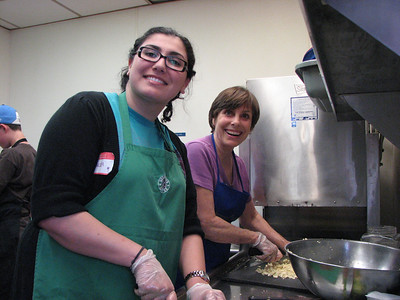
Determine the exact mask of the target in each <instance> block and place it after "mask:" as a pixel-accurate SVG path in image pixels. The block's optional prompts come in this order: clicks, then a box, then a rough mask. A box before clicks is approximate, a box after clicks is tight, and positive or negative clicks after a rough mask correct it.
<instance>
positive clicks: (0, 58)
mask: <svg viewBox="0 0 400 300" xmlns="http://www.w3.org/2000/svg"><path fill="white" fill-rule="evenodd" d="M10 36H11V34H10V31H8V30H6V29H3V28H0V104H8V101H9V97H10V95H9V89H10V57H11V53H10V50H11V46H10Z"/></svg>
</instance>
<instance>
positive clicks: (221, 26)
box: [0, 0, 311, 147]
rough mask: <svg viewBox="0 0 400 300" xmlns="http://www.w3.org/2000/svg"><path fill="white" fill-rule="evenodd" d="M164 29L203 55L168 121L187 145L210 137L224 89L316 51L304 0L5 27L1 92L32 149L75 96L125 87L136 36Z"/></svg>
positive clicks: (186, 5) (241, 0)
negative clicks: (211, 112) (212, 111)
mask: <svg viewBox="0 0 400 300" xmlns="http://www.w3.org/2000/svg"><path fill="white" fill-rule="evenodd" d="M160 25H161V26H170V27H173V28H175V29H176V30H177V31H179V32H180V33H182V34H183V35H185V36H187V37H188V38H189V39H190V40H191V42H192V44H193V47H194V50H195V54H196V60H197V61H196V65H195V70H196V71H197V75H196V76H195V78H194V81H193V83H192V85H191V91H190V97H188V99H187V100H184V101H183V102H182V101H180V100H177V101H176V104H175V112H174V116H173V120H172V122H170V123H168V124H169V127H170V128H171V129H172V130H174V131H176V132H186V134H187V136H186V137H184V138H182V140H183V141H188V140H191V139H194V138H197V137H200V136H203V135H206V134H208V133H209V131H210V129H209V126H208V121H207V116H208V109H209V107H210V105H211V102H212V101H213V100H214V98H215V97H216V96H217V94H218V93H219V92H220V91H221V90H223V89H225V88H227V87H230V86H233V85H243V86H245V84H246V79H248V78H256V77H270V76H284V75H293V74H294V68H295V65H296V64H297V63H299V62H301V60H302V58H303V55H304V53H305V52H306V51H307V50H308V49H309V48H310V47H311V42H310V40H309V36H308V33H307V30H306V26H305V23H304V19H303V16H302V14H301V11H300V8H299V6H298V1H297V0H201V1H200V0H182V1H177V2H172V3H166V4H160V5H154V6H150V7H142V8H137V9H131V10H126V11H121V12H116V13H112V14H105V15H100V16H95V17H88V18H84V19H81V20H71V21H66V22H61V23H56V24H49V25H44V26H39V27H34V28H29V29H22V30H16V31H12V32H11V34H7V32H6V33H4V32H2V31H0V42H1V45H2V46H1V47H0V63H1V65H2V66H3V61H4V58H3V55H5V56H7V46H5V47H4V49H3V44H7V43H8V45H9V48H10V50H9V55H10V57H9V61H10V66H11V67H10V69H9V71H8V72H7V71H3V70H1V71H0V72H1V73H0V82H3V79H4V82H9V84H8V85H9V92H7V84H5V85H6V87H5V88H4V89H5V92H3V91H2V92H0V96H4V97H5V98H7V97H8V99H6V100H5V102H6V103H7V102H8V104H9V105H12V106H14V107H15V108H16V109H17V110H18V111H19V112H20V115H21V119H22V122H23V131H24V133H25V134H26V136H27V137H28V139H29V140H30V142H31V143H32V144H33V146H34V147H37V144H38V141H39V138H40V135H41V132H42V130H43V128H44V126H45V124H46V123H47V121H48V120H49V118H50V117H51V116H52V114H53V113H54V112H55V111H56V109H57V108H58V107H59V106H60V105H61V104H62V103H64V102H65V100H66V99H67V98H68V97H70V96H72V95H73V94H75V93H76V92H79V91H83V90H98V91H115V92H117V91H119V72H120V70H121V68H122V67H123V66H125V65H126V64H127V54H128V51H129V49H130V48H131V47H132V45H133V43H134V40H135V39H136V38H137V37H138V36H140V35H142V34H143V33H144V32H145V31H146V30H147V29H148V28H150V27H152V26H160ZM6 62H7V59H6V60H5V63H6ZM4 73H8V74H4ZM4 82H3V85H4ZM0 87H3V86H0Z"/></svg>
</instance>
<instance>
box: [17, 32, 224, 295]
mask: <svg viewBox="0 0 400 300" xmlns="http://www.w3.org/2000/svg"><path fill="white" fill-rule="evenodd" d="M194 63H195V58H194V54H193V49H192V47H191V44H190V42H189V41H188V40H187V39H186V38H185V37H183V36H181V35H179V34H178V33H177V32H175V31H174V30H172V29H170V28H164V27H156V28H152V29H150V30H149V31H147V32H146V33H145V34H144V35H143V36H142V37H140V38H138V39H137V40H136V42H135V44H134V47H133V48H132V50H131V51H130V54H129V65H128V67H127V68H126V69H124V71H123V73H122V79H121V88H122V90H123V91H124V92H123V93H121V94H120V95H117V94H107V93H100V92H83V93H79V94H77V95H75V96H73V97H72V98H70V99H69V100H68V101H67V102H66V103H65V104H64V105H63V106H62V107H61V108H60V109H59V110H58V111H57V112H56V113H55V115H54V116H53V117H52V118H51V120H50V121H49V123H48V124H47V126H46V128H45V130H44V132H43V134H42V137H41V140H40V143H39V147H38V155H37V160H36V168H35V175H34V183H33V186H34V187H33V195H32V207H33V208H32V217H33V222H32V223H31V225H30V226H29V228H28V229H27V230H26V231H25V234H24V237H23V241H22V243H21V245H20V252H19V262H18V270H17V272H18V273H17V278H16V280H15V286H14V299H68V300H73V299H113V300H114V299H124V300H125V299H137V298H139V297H140V298H141V299H176V293H175V291H174V287H173V284H172V282H173V281H174V280H175V276H176V272H177V267H178V265H179V264H180V265H181V268H182V272H183V274H185V275H186V276H187V278H188V280H187V281H186V286H187V288H188V294H189V297H190V298H191V299H205V298H206V297H207V296H214V297H215V299H225V297H224V296H223V294H222V292H220V291H217V290H213V289H212V288H211V286H210V285H209V284H208V282H207V278H206V277H205V275H204V274H203V272H204V273H205V266H204V253H203V248H202V239H201V237H202V235H203V233H202V230H201V227H200V223H199V220H198V218H197V215H196V194H195V188H194V185H193V181H192V177H191V172H190V168H189V165H188V162H187V157H186V149H185V147H184V145H183V144H182V143H181V142H180V140H179V138H178V137H177V136H176V135H175V134H173V133H172V132H171V131H169V130H168V128H167V127H166V126H164V125H162V124H161V123H160V122H159V121H158V119H157V116H158V115H159V114H160V112H161V111H162V110H163V109H164V108H165V107H166V108H165V110H164V112H163V116H164V118H163V119H164V120H169V119H170V117H171V116H172V104H171V103H172V101H173V100H174V99H176V98H177V97H179V95H181V94H184V93H185V90H186V88H187V86H188V84H189V82H190V80H191V78H192V77H193V76H194V74H195V71H194V70H193V66H194ZM132 274H133V276H132ZM203 275H204V276H203Z"/></svg>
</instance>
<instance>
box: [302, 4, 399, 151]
mask: <svg viewBox="0 0 400 300" xmlns="http://www.w3.org/2000/svg"><path fill="white" fill-rule="evenodd" d="M300 6H301V9H302V12H303V15H304V19H305V21H306V25H307V28H308V31H309V35H310V38H311V42H312V45H313V48H314V52H315V56H316V58H317V62H318V67H319V70H320V72H321V75H322V78H323V81H324V85H325V88H326V91H327V94H328V97H329V102H330V104H331V106H332V111H333V113H334V114H335V116H336V119H337V121H353V120H366V121H367V122H369V123H370V124H372V125H373V127H374V128H376V129H377V130H378V131H379V132H380V133H381V134H382V135H383V136H385V137H386V138H387V139H388V140H389V141H391V142H392V143H393V144H394V145H395V146H397V147H398V148H400V56H399V55H400V39H399V38H398V36H399V34H400V18H399V15H400V1H398V0H385V1H376V0H352V1H348V0H300Z"/></svg>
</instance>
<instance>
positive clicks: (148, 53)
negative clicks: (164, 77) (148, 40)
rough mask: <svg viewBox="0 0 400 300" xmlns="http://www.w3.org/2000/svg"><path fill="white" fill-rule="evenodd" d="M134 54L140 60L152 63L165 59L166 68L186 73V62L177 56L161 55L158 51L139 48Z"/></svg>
mask: <svg viewBox="0 0 400 300" xmlns="http://www.w3.org/2000/svg"><path fill="white" fill-rule="evenodd" d="M136 53H137V55H138V56H139V57H140V58H141V59H144V60H147V61H150V62H154V63H155V62H158V61H159V60H160V59H161V58H165V65H166V66H167V67H168V68H170V69H172V70H174V71H178V72H184V71H186V66H187V62H186V61H184V60H183V59H181V58H179V57H177V56H174V55H162V54H161V53H160V52H159V51H158V50H156V49H154V48H150V47H140V48H139V50H138V51H137V52H136Z"/></svg>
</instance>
